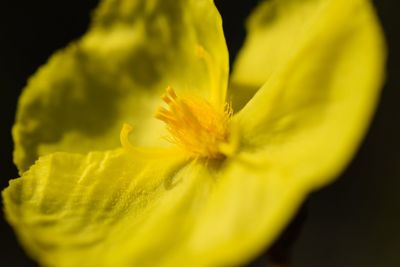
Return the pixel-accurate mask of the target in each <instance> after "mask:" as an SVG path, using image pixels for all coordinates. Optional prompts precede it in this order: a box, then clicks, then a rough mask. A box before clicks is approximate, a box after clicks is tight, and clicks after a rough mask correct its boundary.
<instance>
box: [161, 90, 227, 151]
mask: <svg viewBox="0 0 400 267" xmlns="http://www.w3.org/2000/svg"><path fill="white" fill-rule="evenodd" d="M161 99H162V100H163V101H164V102H165V103H166V104H167V108H165V107H160V108H159V109H158V110H157V112H156V115H155V117H156V118H157V119H159V120H161V121H163V122H165V123H166V125H167V129H168V131H169V133H170V136H169V137H168V140H169V141H170V142H172V143H175V144H177V145H178V146H180V147H181V148H182V149H184V150H185V151H186V152H188V153H189V154H190V155H191V156H193V157H199V158H214V159H216V158H222V157H223V154H222V153H221V150H220V147H221V144H224V143H226V141H227V139H228V135H229V131H228V129H229V122H230V119H231V116H232V109H231V107H230V106H229V105H225V107H224V108H222V109H218V108H216V107H214V106H212V105H211V104H210V103H209V102H208V101H206V100H205V99H203V98H200V97H198V98H192V97H179V96H177V94H176V93H175V91H174V90H173V89H172V87H170V86H169V87H167V89H166V92H165V94H164V95H163V96H162V97H161Z"/></svg>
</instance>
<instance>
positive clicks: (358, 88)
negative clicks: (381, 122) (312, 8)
mask: <svg viewBox="0 0 400 267" xmlns="http://www.w3.org/2000/svg"><path fill="white" fill-rule="evenodd" d="M323 2H324V5H323V7H322V8H321V9H320V11H319V13H318V16H315V17H314V19H313V20H312V21H311V22H312V24H313V27H312V28H310V30H309V31H308V36H307V38H305V39H304V40H303V41H302V42H300V43H298V45H299V48H298V49H297V50H296V51H294V52H293V53H292V56H291V57H290V58H289V59H288V61H287V62H286V63H285V65H283V66H282V67H281V68H279V70H277V71H276V72H275V73H274V74H272V76H271V77H270V78H269V80H268V82H267V83H266V84H264V86H263V87H262V88H261V89H260V90H259V91H258V92H257V94H256V95H255V96H254V97H253V98H252V99H251V101H250V102H249V103H248V104H247V105H246V106H245V107H244V108H243V110H242V111H241V112H240V113H239V114H238V116H237V117H236V118H235V120H236V121H237V122H238V124H240V125H241V126H240V128H241V129H242V147H243V149H245V150H247V151H248V152H249V156H248V159H249V160H250V159H251V160H252V161H254V162H258V163H260V164H261V162H263V164H265V165H272V166H274V168H278V169H280V170H281V171H282V172H283V173H285V176H286V177H287V179H300V180H303V182H304V183H309V184H310V186H311V187H318V186H321V185H323V184H326V183H327V182H329V181H331V179H332V178H333V177H335V175H337V174H338V172H339V171H340V170H341V169H342V168H343V167H344V165H345V164H346V163H347V162H348V161H349V159H350V157H351V156H352V154H353V153H354V151H355V149H356V147H357V145H358V144H359V142H360V140H361V138H362V136H363V134H364V132H365V130H366V127H367V125H368V122H369V120H370V118H371V115H372V112H373V110H374V107H375V104H376V101H377V99H378V96H379V89H380V87H381V85H382V81H383V76H384V73H383V72H384V71H383V70H384V63H385V47H384V41H383V34H382V32H381V29H380V27H379V25H378V22H377V18H376V15H375V13H374V10H373V8H372V6H371V3H370V2H369V1H363V0H357V1H337V0H335V1H323Z"/></svg>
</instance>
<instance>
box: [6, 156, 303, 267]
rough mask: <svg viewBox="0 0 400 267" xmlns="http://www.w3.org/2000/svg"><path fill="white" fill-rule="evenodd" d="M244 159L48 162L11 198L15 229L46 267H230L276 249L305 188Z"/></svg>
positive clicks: (19, 183) (16, 184)
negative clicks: (272, 246) (277, 239)
mask: <svg viewBox="0 0 400 267" xmlns="http://www.w3.org/2000/svg"><path fill="white" fill-rule="evenodd" d="M279 175H280V174H279V173H275V172H273V171H270V172H268V173H266V172H265V166H263V167H260V166H255V165H251V164H250V165H248V164H247V163H246V162H242V161H241V160H240V158H237V159H233V160H228V161H227V162H225V164H224V165H222V166H217V165H210V163H208V164H204V162H201V161H197V162H196V161H194V162H191V163H185V162H184V161H182V158H181V159H179V158H178V159H173V157H169V158H167V159H165V160H161V161H160V160H159V159H157V160H154V159H149V158H147V159H146V158H141V159H138V158H135V157H133V156H131V155H127V154H126V153H124V152H122V151H120V150H117V151H109V152H95V153H90V154H89V155H87V156H83V155H79V154H68V153H56V154H52V155H48V156H44V157H41V158H40V159H39V160H38V161H37V162H36V163H35V164H34V165H33V166H32V167H31V169H30V170H29V171H27V172H25V173H24V174H23V176H22V177H21V178H19V179H16V180H12V181H11V183H10V186H9V188H7V189H6V190H5V191H4V192H3V199H4V204H5V212H6V215H7V219H8V221H9V222H10V223H11V225H12V226H13V227H14V229H15V230H16V232H17V234H18V237H19V239H20V240H21V242H22V244H23V245H24V247H25V248H26V250H27V251H28V252H29V254H30V255H31V256H32V257H33V258H34V259H35V260H37V261H38V262H39V263H40V264H42V265H44V266H59V267H60V266H61V267H69V266H81V265H82V262H84V263H85V266H88V267H90V266H96V267H98V266H99V267H101V266H121V267H124V266H127V267H128V266H189V265H190V266H227V265H229V266H230V265H238V264H242V263H245V262H246V261H248V260H249V259H250V258H251V257H253V256H254V255H255V254H256V253H257V252H259V251H260V250H261V249H263V248H264V246H266V245H268V244H270V243H271V241H272V240H273V239H274V238H275V237H276V235H277V234H278V233H279V231H280V230H281V228H282V227H284V225H285V223H286V221H287V219H288V218H289V215H290V214H291V213H292V212H293V211H294V210H295V209H296V207H297V205H298V204H299V203H300V202H301V199H302V197H303V196H304V190H303V188H301V183H299V184H296V180H286V179H280V178H282V177H280V176H279Z"/></svg>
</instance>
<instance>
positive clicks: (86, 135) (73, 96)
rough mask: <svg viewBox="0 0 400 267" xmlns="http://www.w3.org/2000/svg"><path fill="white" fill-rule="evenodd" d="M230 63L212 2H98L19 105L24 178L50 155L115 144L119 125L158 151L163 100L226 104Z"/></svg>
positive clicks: (18, 153) (16, 131) (18, 156)
mask: <svg viewBox="0 0 400 267" xmlns="http://www.w3.org/2000/svg"><path fill="white" fill-rule="evenodd" d="M227 73H228V55H227V49H226V44H225V40H224V36H223V32H222V25H221V18H220V16H219V13H218V11H217V10H216V8H215V6H214V4H213V2H212V1H210V0H180V1H172V0H169V1H165V0H162V1H161V0H157V1H139V0H134V1H131V0H123V1H117V0H104V1H103V2H102V3H101V5H100V7H99V8H98V9H97V11H96V12H95V16H94V19H93V22H92V25H91V27H90V29H89V31H88V32H87V33H86V34H85V35H84V36H83V37H82V38H81V39H80V40H78V41H76V42H73V43H72V44H70V45H69V46H68V47H67V48H65V49H62V50H61V51H58V52H57V53H55V54H54V55H53V56H52V57H51V58H50V60H49V62H48V63H47V64H46V65H44V66H43V67H41V68H40V69H39V71H38V72H37V73H36V74H35V75H34V76H33V77H32V78H31V79H30V80H29V82H28V85H27V87H26V88H25V89H24V92H23V94H22V96H21V98H20V101H19V105H18V112H17V120H16V124H15V126H14V128H13V136H14V140H15V153H14V159H15V163H16V165H17V166H18V169H19V170H20V172H23V171H25V170H27V169H28V167H29V166H30V165H31V164H32V163H33V162H34V161H35V160H36V159H37V158H38V156H41V155H46V154H49V153H51V152H54V151H68V152H79V153H80V152H88V151H91V150H106V149H112V148H116V147H118V146H119V139H118V133H119V131H120V129H121V126H122V124H123V123H124V122H127V123H130V124H131V125H133V127H134V131H133V136H132V142H133V143H134V144H135V145H149V144H151V145H153V146H154V145H156V144H160V145H161V144H163V142H164V139H163V129H164V128H165V126H164V125H163V124H162V123H161V122H159V121H158V120H154V119H153V115H154V112H155V110H156V107H157V106H158V105H159V104H160V103H161V102H160V99H159V98H160V96H161V94H162V93H163V92H164V90H165V88H166V87H167V86H168V85H170V86H172V87H174V89H175V90H176V91H177V92H185V91H187V92H191V93H194V94H198V95H202V96H205V97H207V98H209V99H211V100H212V101H214V102H215V103H216V104H221V103H223V101H224V98H225V92H226V83H227Z"/></svg>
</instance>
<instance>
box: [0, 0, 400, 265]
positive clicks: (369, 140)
mask: <svg viewBox="0 0 400 267" xmlns="http://www.w3.org/2000/svg"><path fill="white" fill-rule="evenodd" d="M257 2H258V1H256V0H251V1H249V0H241V1H236V2H234V1H232V0H225V1H224V0H219V1H218V0H216V4H217V6H218V8H219V9H220V12H221V13H222V16H223V18H224V29H225V33H226V38H227V42H228V46H229V50H230V54H231V60H232V59H233V58H234V55H235V53H236V52H237V50H238V49H239V48H240V46H241V44H242V42H243V38H244V34H245V32H244V28H243V20H244V19H245V18H246V17H247V15H248V14H249V12H250V10H251V9H252V8H253V7H254V5H255V4H256V3H257ZM374 2H375V6H376V8H377V12H378V15H379V17H380V19H381V22H382V24H383V27H384V30H385V34H386V38H387V42H388V46H389V60H388V66H387V70H388V77H387V81H386V85H385V87H384V90H383V93H382V99H381V102H380V105H379V107H378V110H377V112H376V115H375V118H374V120H373V123H372V125H371V128H370V131H369V132H368V135H367V137H366V139H365V140H364V142H363V145H362V147H361V148H360V150H359V152H358V154H357V156H356V157H355V159H354V160H353V161H352V163H351V164H350V166H349V167H348V168H347V169H346V171H345V172H344V173H343V174H342V176H341V177H340V179H338V180H337V182H335V183H334V184H332V185H331V186H328V187H327V188H325V189H323V190H321V191H319V192H316V193H314V194H312V195H311V197H310V200H309V201H308V204H307V210H308V212H307V214H308V217H307V220H306V222H305V224H304V226H303V230H302V232H301V234H300V236H299V238H298V240H297V241H296V243H295V247H294V253H293V263H294V264H293V265H294V266H295V267H314V266H315V267H320V266H321V267H398V266H400V152H399V150H400V141H399V139H400V126H399V122H400V120H399V118H400V116H399V115H400V112H399V108H398V106H399V104H400V93H399V89H400V84H399V79H397V76H399V75H400V64H399V60H400V55H399V51H400V40H399V37H400V30H399V29H400V23H399V20H398V19H397V17H398V16H399V15H398V14H399V13H400V8H399V7H400V4H399V2H398V1H395V0H380V1H374ZM96 4H97V1H95V0H76V1H71V0H65V1H54V0H53V1H50V0H49V1H43V0H36V1H29V0H25V1H22V0H18V1H15V0H14V1H11V0H1V1H0V92H1V114H2V115H1V121H0V126H1V128H0V130H1V147H0V148H1V163H0V186H1V188H4V187H6V186H7V184H8V180H9V179H10V178H14V177H17V172H16V169H15V167H14V165H13V163H12V157H11V155H12V146H13V145H12V140H11V133H10V129H11V126H12V124H13V121H14V116H15V109H16V102H17V99H18V96H19V94H20V92H21V89H22V88H23V87H24V85H25V84H26V80H27V78H28V77H29V76H30V75H32V74H33V73H34V72H35V70H36V69H37V68H38V66H40V65H42V64H44V63H45V62H46V59H47V58H48V57H49V56H50V55H51V54H52V53H53V52H54V51H55V50H56V49H58V48H62V47H64V46H65V45H66V44H67V43H68V42H69V41H71V40H73V39H76V38H78V37H79V36H81V35H82V34H83V33H84V32H85V30H86V29H87V26H88V23H89V19H90V11H91V10H93V8H94V7H95V6H96ZM327 153H329V152H328V151H327ZM0 238H1V239H0V266H10V267H14V266H15V267H25V266H27V267H29V266H36V265H35V264H34V263H33V262H32V261H30V260H29V259H28V258H27V256H26V255H25V254H24V252H23V251H22V250H21V248H20V247H19V245H18V243H17V241H16V238H15V236H14V234H13V232H12V230H11V228H10V227H9V226H8V225H7V223H6V222H5V221H4V219H3V218H2V217H1V219H0Z"/></svg>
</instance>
